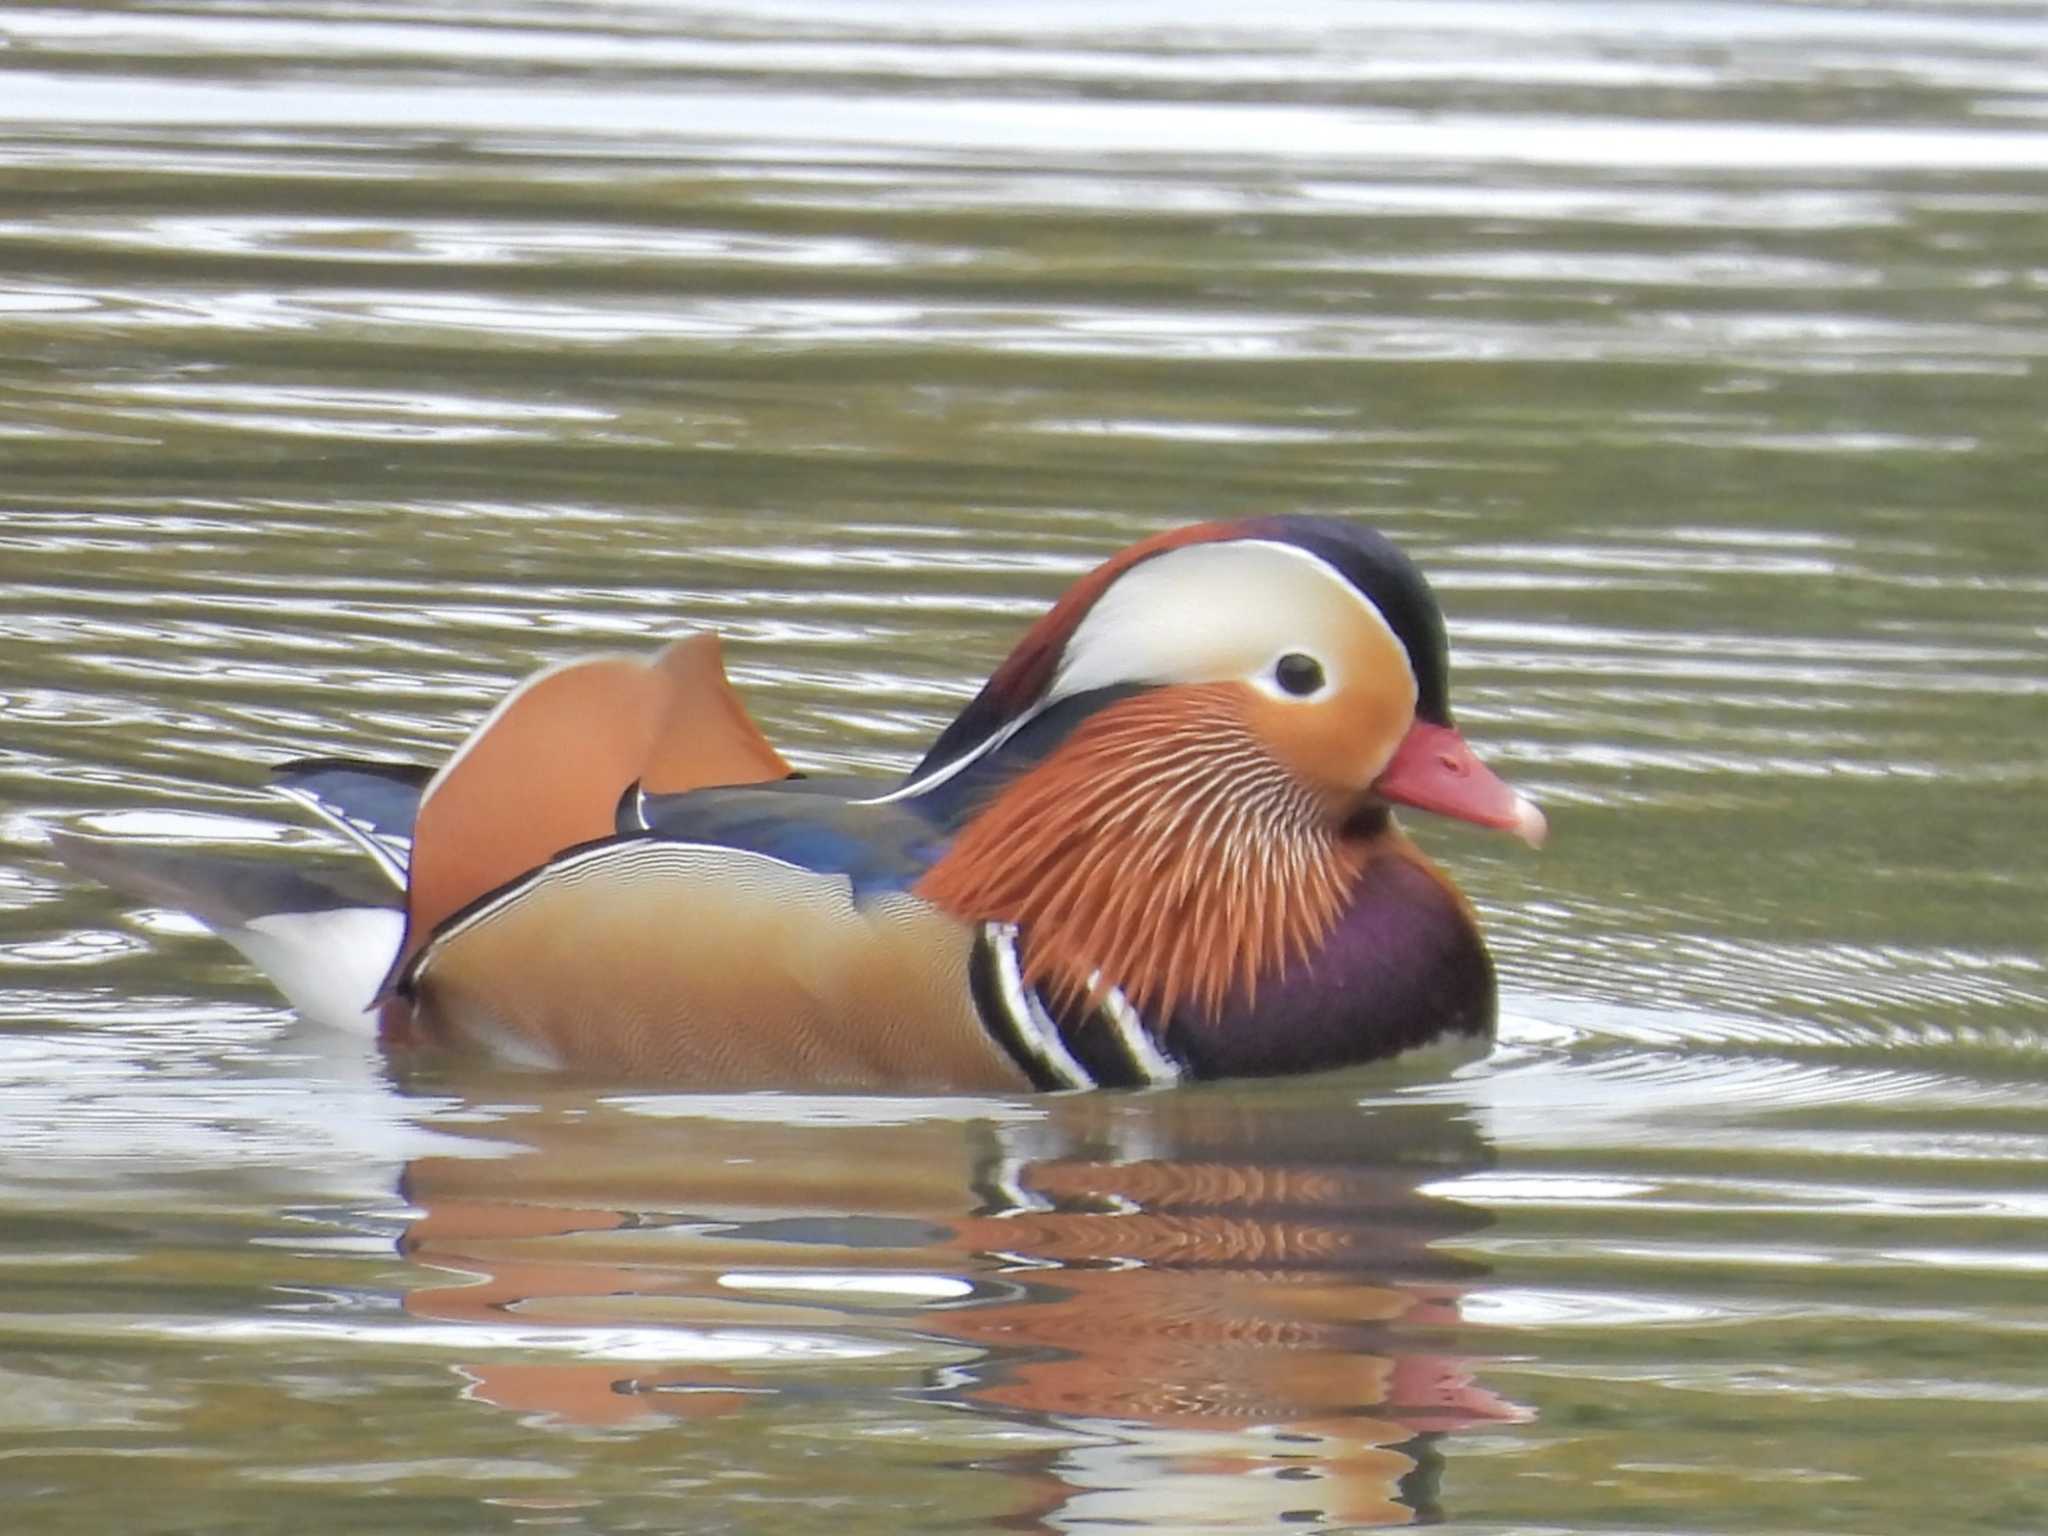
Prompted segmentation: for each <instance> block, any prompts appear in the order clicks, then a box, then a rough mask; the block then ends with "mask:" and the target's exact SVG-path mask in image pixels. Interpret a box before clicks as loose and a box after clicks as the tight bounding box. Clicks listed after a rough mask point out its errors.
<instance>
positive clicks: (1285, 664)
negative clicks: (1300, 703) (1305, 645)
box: [1273, 651, 1323, 698]
mask: <svg viewBox="0 0 2048 1536" xmlns="http://www.w3.org/2000/svg"><path fill="white" fill-rule="evenodd" d="M1273 681H1274V682H1276V683H1278V684H1279V685H1280V689H1281V692H1283V693H1291V694H1293V695H1294V696H1295V697H1296V698H1305V697H1307V696H1308V695H1309V694H1311V693H1314V692H1316V691H1317V690H1318V689H1320V688H1321V687H1322V686H1323V664H1322V663H1321V662H1320V661H1317V660H1316V659H1315V657H1313V656H1304V655H1302V653H1301V652H1300V651H1289V652H1288V653H1287V654H1286V655H1285V656H1282V657H1281V658H1280V659H1279V660H1278V661H1276V662H1274V663H1273Z"/></svg>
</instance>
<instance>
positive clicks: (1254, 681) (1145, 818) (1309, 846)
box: [890, 517, 1544, 1020]
mask: <svg viewBox="0 0 2048 1536" xmlns="http://www.w3.org/2000/svg"><path fill="white" fill-rule="evenodd" d="M1446 651H1447V647H1446V644H1445V639H1444V627H1443V619H1442V616H1441V614H1440V612H1439V610H1438V608H1437V604H1436V600H1435V598H1434V597H1433V596H1432V594H1431V592H1430V590H1429V587H1428V584H1427V583H1426V582H1425V581H1424V580H1423V577H1422V575H1421V573H1420V572H1419V571H1418V570H1417V569H1416V568H1415V566H1414V564H1413V563H1412V562H1410V561H1409V560H1408V559H1407V557H1406V556H1404V555H1402V554H1401V553H1400V551H1399V550H1397V549H1396V548H1395V547H1394V546H1393V545H1392V544H1391V543H1390V542H1389V541H1388V540H1387V539H1385V538H1384V537H1382V536H1381V535H1379V534H1377V533H1374V532H1372V531H1371V530H1369V529H1365V528H1362V527H1359V526H1356V525H1354V524H1349V523H1344V522H1338V521H1335V520H1327V519H1321V518H1310V517H1274V518H1263V519H1257V520H1248V521H1241V522H1226V523H1207V524H1201V525H1197V526H1195V527H1191V528H1183V529H1178V530H1175V531H1174V532H1171V533H1167V534H1162V535H1159V536H1157V537H1155V538H1152V539H1148V540H1146V541H1144V542H1143V543H1140V544H1138V545H1135V546H1134V547H1132V548H1131V549H1128V550H1126V551H1124V552H1123V553H1122V554H1120V555H1118V556H1116V557H1115V558H1113V559H1111V560H1110V561H1108V562H1107V563H1106V564H1104V565H1103V566H1101V567H1100V568H1098V569H1097V570H1095V571H1094V572H1092V573H1091V574H1090V575H1088V576H1087V577H1085V578H1083V579H1082V580H1081V581H1080V582H1079V583H1078V584H1077V585H1076V586H1075V587H1074V588H1073V589H1072V590H1071V591H1069V592H1068V593H1067V595H1066V596H1065V597H1064V598H1062V599H1061V601H1060V602H1059V603H1058V604H1057V605H1056V606H1055V607H1054V608H1053V609H1052V610H1051V611H1050V612H1049V613H1048V614H1046V616H1045V617H1044V618H1043V619H1042V620H1040V621H1039V623H1038V624H1037V625H1035V626H1034V627H1033V628H1032V629H1031V630H1030V631H1029V632H1028V633H1027V634H1026V635H1025V636H1024V638H1023V640H1022V641H1021V642H1020V643H1019V644H1018V646H1017V647H1016V649H1015V650H1014V651H1013V652H1012V653H1011V654H1010V656H1009V658H1008V659H1007V660H1006V661H1004V663H1003V664H1002V665H1001V666H1000V667H999V668H998V669H997V670H996V672H995V674H994V675H993V676H992V677H991V678H990V679H989V681H988V683H987V684H986V686H984V688H983V689H982V690H981V692H980V694H979V695H978V696H977V697H976V698H975V700H974V701H973V703H971V704H970V705H969V706H968V708H967V709H966V710H965V711H964V712H963V713H962V714H961V716H960V717H959V718H958V719H957V720H956V721H955V722H954V723H953V724H952V726H950V727H949V728H948V729H947V730H946V731H945V732H944V733H943V734H942V735H941V736H940V738H939V740H938V741H937V742H936V743H935V744H934V746H933V748H932V750H931V752H930V753H929V754H928V755H927V756H926V758H925V760H924V761H923V762H922V763H921V764H920V765H919V766H918V768H917V769H916V770H915V771H914V772H913V773H912V775H911V777H910V779H909V780H908V781H907V782H906V783H905V784H904V786H903V787H902V788H901V789H900V790H898V791H897V792H896V793H895V795H893V796H891V797H890V798H892V799H902V800H909V801H920V800H921V801H923V802H925V803H926V804H927V805H929V806H931V807H933V808H934V809H937V810H940V811H941V813H942V814H943V819H945V820H946V821H947V822H948V823H950V824H951V825H952V827H953V828H954V829H955V831H954V837H953V841H952V844H951V846H950V848H949V850H948V851H947V853H946V854H945V856H944V857H943V858H942V859H940V860H939V862H938V863H937V864H935V865H934V866H933V868H932V869H931V870H930V872H929V873H928V874H927V875H926V876H925V877H924V879H923V880H922V881H921V882H920V884H919V886H918V892H919V894H920V895H922V896H924V897H925V898H926V899H927V900H929V901H931V902H933V903H934V904H936V905H938V906H940V907H942V908H944V909H945V910H947V911H949V912H951V913H953V914H954V915H956V916H958V917H961V918H963V919H967V920H973V921H994V922H1001V923H1009V924H1014V925H1016V928H1017V931H1018V933H1019V935H1020V941H1019V943H1020V952H1021V954H1022V956H1023V960H1024V965H1025V971H1026V975H1027V978H1028V979H1030V980H1032V981H1034V982H1035V983H1036V984H1038V985H1039V986H1040V987H1041V988H1042V989H1044V990H1045V991H1046V992H1047V994H1048V995H1049V996H1051V997H1054V998H1063V999H1067V1000H1070V1001H1077V1002H1078V1001H1082V1000H1085V999H1087V998H1090V997H1095V996H1099V995H1100V994H1102V993H1103V992H1104V991H1105V990H1106V989H1108V988H1112V987H1113V988H1115V989H1117V990H1118V991H1119V992H1121V993H1122V994H1123V995H1124V996H1125V997H1126V998H1128V999H1129V1000H1130V1002H1131V1003H1133V1004H1134V1005H1135V1006H1136V1007H1137V1008H1138V1009H1139V1011H1140V1012H1141V1014H1143V1015H1144V1016H1145V1017H1146V1018H1148V1019H1150V1020H1164V1019H1167V1018H1170V1017H1172V1016H1173V1015H1174V1014H1175V1012H1176V1010H1182V1009H1192V1010H1193V1011H1194V1013H1195V1014H1196V1015H1203V1014H1207V1015H1214V1014H1216V1013H1217V1012H1218V1011H1219V1010H1222V1009H1224V1008H1225V1007H1226V1006H1229V1007H1232V1008H1239V1007H1242V1006H1244V1005H1245V1004H1246V1002H1247V1001H1249V1000H1255V999H1256V996H1257V993H1258V991H1259V989H1260V988H1261V986H1264V985H1269V984H1271V983H1272V982H1273V980H1274V979H1275V978H1276V977H1277V976H1280V975H1282V974H1283V973H1285V972H1286V971H1287V970H1288V969H1289V968H1290V967H1292V966H1299V965H1300V964H1301V963H1303V962H1307V961H1312V960H1313V959H1314V958H1315V957H1316V956H1317V954H1318V953H1319V951H1320V950H1321V949H1322V947H1323V946H1324V945H1325V943H1326V942H1327V941H1328V940H1329V938H1330V936H1331V934H1332V933H1333V931H1334V930H1336V929H1337V928H1338V927H1339V926H1340V924H1342V923H1343V922H1344V921H1345V920H1346V915H1347V913H1348V912H1349V911H1350V910H1351V907H1352V905H1353V903H1354V901H1355V898H1356V897H1357V894H1358V891H1359V889H1360V886H1361V882H1362V881H1364V880H1365V878H1366V875H1367V872H1368V870H1369V868H1370V866H1371V865H1372V864H1373V862H1374V860H1375V859H1376V858H1382V857H1385V856H1387V855H1389V854H1397V855H1399V856H1401V857H1404V858H1409V857H1412V858H1413V859H1414V860H1415V861H1416V862H1420V856H1419V855H1415V854H1414V853H1413V850H1412V847H1411V846H1410V845H1408V844H1407V843H1406V840H1405V838H1403V837H1401V835H1400V833H1399V831H1398V829H1396V828H1395V827H1394V826H1393V825H1392V822H1391V818H1390V816H1389V814H1388V811H1389V807H1390V806H1393V805H1404V806H1413V807H1416V808H1419V809H1423V810H1428V811H1432V812H1436V813H1438V814H1441V815H1445V816H1451V817H1455V818H1458V819H1460V820H1464V821H1468V822H1473V823H1476V824H1478V825H1480V826H1485V827H1492V828H1499V829H1502V830H1506V831H1512V832H1515V833H1517V834H1519V835H1520V836H1521V837H1522V838H1524V839H1525V840H1526V841H1528V842H1530V843H1532V844H1534V843H1537V842H1540V841H1541V839H1542V837H1543V834H1544V821H1543V816H1542V813H1541V812H1540V811H1538V810H1537V809H1536V807H1535V806H1534V805H1532V804H1531V803H1530V802H1529V801H1528V800H1526V799H1525V798H1523V797H1522V796H1521V795H1519V794H1517V793H1516V792H1515V791H1514V790H1513V789H1511V788H1509V787H1508V786H1507V785H1506V784H1505V783H1503V782H1502V781H1501V780H1500V779H1499V778H1498V777H1496V776H1495V775H1494V774H1493V773H1492V772H1491V771H1490V770H1488V769H1487V768H1486V767H1485V766H1484V765H1483V764H1481V763H1480V762H1479V760H1478V759H1477V758H1476V757H1475V756H1474V755H1473V753H1472V751H1471V749H1470V748H1469V747H1468V746H1467V745H1466V743H1465V741H1464V739H1463V738H1462V737H1461V736H1460V735H1459V733H1458V731H1457V729H1456V727H1455V726H1454V725H1453V724H1452V721H1451V714H1450V707H1449V700H1448V678H1447V658H1446ZM1454 904H1455V905H1456V906H1457V907H1458V908H1459V909H1460V910H1461V911H1462V910H1463V904H1462V901H1455V902H1454Z"/></svg>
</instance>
